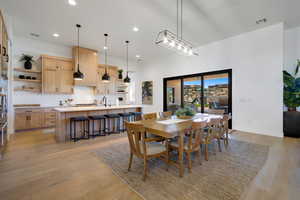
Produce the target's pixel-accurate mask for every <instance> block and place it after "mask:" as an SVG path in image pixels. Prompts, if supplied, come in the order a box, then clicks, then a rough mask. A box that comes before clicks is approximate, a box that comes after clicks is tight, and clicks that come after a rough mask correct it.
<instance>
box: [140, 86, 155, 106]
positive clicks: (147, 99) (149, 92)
mask: <svg viewBox="0 0 300 200" xmlns="http://www.w3.org/2000/svg"><path fill="white" fill-rule="evenodd" d="M142 103H143V104H146V105H152V104H153V81H143V82H142Z"/></svg>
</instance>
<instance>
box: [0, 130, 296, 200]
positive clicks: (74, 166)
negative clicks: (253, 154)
mask: <svg viewBox="0 0 300 200" xmlns="http://www.w3.org/2000/svg"><path fill="white" fill-rule="evenodd" d="M232 137H233V138H235V139H238V140H245V141H247V142H253V143H259V144H265V145H269V146H270V152H269V157H268V160H267V162H266V164H265V166H264V167H263V169H262V170H261V171H260V172H259V174H258V175H257V176H256V178H255V179H254V180H253V182H252V183H251V185H250V186H249V188H248V189H247V190H246V191H245V192H244V194H243V196H242V199H246V200H252V199H264V200H269V199H270V200H271V199H272V200H274V199H280V200H282V199H292V200H293V199H298V197H299V195H300V190H299V188H300V156H299V155H300V140H298V139H291V138H285V139H279V138H274V137H268V136H261V135H255V134H248V133H240V132H235V133H234V134H233V135H232ZM120 139H122V136H120V135H111V136H108V137H100V138H97V139H95V140H86V141H80V142H78V143H66V144H57V143H56V142H55V140H54V137H53V135H52V134H49V133H48V134H46V133H43V132H41V131H31V132H24V133H17V134H15V135H14V137H13V138H12V139H11V141H10V142H9V145H8V147H7V149H6V154H5V156H4V159H3V160H1V161H0V199H5V200H10V199H18V200H19V199H43V200H47V199H64V200H67V199H103V200H106V199H107V200H111V199H112V200H113V199H126V200H129V199H130V200H135V199H143V198H142V197H141V196H140V195H139V194H137V193H136V192H134V191H133V190H131V188H129V186H128V185H127V184H126V183H124V182H123V181H122V180H121V179H120V178H119V177H118V176H116V175H115V174H114V173H113V172H112V170H111V169H110V168H109V167H108V166H106V165H105V164H104V163H103V162H101V161H100V160H99V159H98V158H97V157H96V156H95V155H94V154H93V153H92V150H93V149H97V148H101V147H103V146H104V145H110V144H112V143H114V142H116V141H118V140H120Z"/></svg>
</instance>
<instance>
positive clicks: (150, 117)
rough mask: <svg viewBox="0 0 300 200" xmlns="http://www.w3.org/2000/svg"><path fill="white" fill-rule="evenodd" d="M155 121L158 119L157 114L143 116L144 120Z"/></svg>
mask: <svg viewBox="0 0 300 200" xmlns="http://www.w3.org/2000/svg"><path fill="white" fill-rule="evenodd" d="M154 119H157V114H156V113H147V114H143V120H154Z"/></svg>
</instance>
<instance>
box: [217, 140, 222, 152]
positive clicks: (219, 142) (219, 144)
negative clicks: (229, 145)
mask: <svg viewBox="0 0 300 200" xmlns="http://www.w3.org/2000/svg"><path fill="white" fill-rule="evenodd" d="M217 140H218V147H219V151H220V152H222V149H221V141H220V138H218V139H217Z"/></svg>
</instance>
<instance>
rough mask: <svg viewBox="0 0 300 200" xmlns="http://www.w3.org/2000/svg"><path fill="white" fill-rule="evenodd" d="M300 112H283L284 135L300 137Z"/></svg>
mask: <svg viewBox="0 0 300 200" xmlns="http://www.w3.org/2000/svg"><path fill="white" fill-rule="evenodd" d="M299 124H300V112H297V111H294V112H284V113H283V132H284V136H287V137H295V138H300V126H299Z"/></svg>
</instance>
